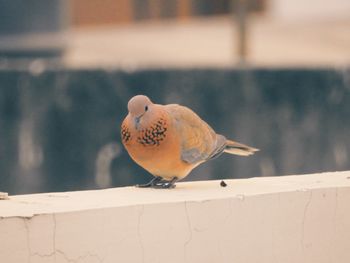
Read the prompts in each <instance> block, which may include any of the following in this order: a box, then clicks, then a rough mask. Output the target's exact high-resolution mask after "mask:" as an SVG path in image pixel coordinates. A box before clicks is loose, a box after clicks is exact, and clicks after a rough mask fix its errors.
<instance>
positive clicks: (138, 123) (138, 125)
mask: <svg viewBox="0 0 350 263" xmlns="http://www.w3.org/2000/svg"><path fill="white" fill-rule="evenodd" d="M141 117H142V115H141V116H138V117H135V118H134V124H135V128H136V130H138V129H139V127H140V120H141Z"/></svg>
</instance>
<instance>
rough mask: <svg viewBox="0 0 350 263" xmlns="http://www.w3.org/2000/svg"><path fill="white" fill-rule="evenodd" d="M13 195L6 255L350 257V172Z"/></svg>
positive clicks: (5, 214)
mask: <svg viewBox="0 0 350 263" xmlns="http://www.w3.org/2000/svg"><path fill="white" fill-rule="evenodd" d="M225 181H226V183H227V184H228V186H227V187H220V184H219V183H220V182H219V181H204V182H193V183H179V184H178V186H177V188H176V189H173V190H152V189H136V188H134V187H125V188H115V189H107V190H99V191H82V192H67V193H47V194H35V195H21V196H11V197H10V199H9V200H1V201H0V233H1V234H0V258H1V262H7V263H9V262H39V263H40V262H191V263H194V262H201V263H202V262H235V263H240V262H260V263H261V262H268V263H270V262H317V263H319V262H337V263H341V262H344V263H345V262H350V252H349V251H350V208H349V207H350V206H349V204H350V172H336V173H324V174H312V175H302V176H286V177H264V178H252V179H241V180H225Z"/></svg>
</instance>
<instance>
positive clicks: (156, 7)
mask: <svg viewBox="0 0 350 263" xmlns="http://www.w3.org/2000/svg"><path fill="white" fill-rule="evenodd" d="M234 2H235V1H231V0H216V1H212V0H178V1H174V0H118V1H115V0H100V1H99V0H73V1H72V19H73V24H74V25H76V26H85V25H101V24H125V23H132V22H136V21H143V20H157V19H169V18H171V19H179V20H183V19H188V18H190V17H193V16H195V17H197V16H212V15H225V14H229V13H230V10H231V6H232V7H233V8H234V6H235V5H234ZM236 2H237V1H236ZM266 2H267V1H266V0H250V1H249V7H248V8H249V10H250V11H252V12H257V13H262V12H264V11H265V10H266Z"/></svg>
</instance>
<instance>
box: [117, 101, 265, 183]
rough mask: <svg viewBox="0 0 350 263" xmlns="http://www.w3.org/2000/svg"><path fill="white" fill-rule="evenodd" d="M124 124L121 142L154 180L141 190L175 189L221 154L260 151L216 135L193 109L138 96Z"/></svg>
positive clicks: (130, 102)
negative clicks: (201, 166)
mask: <svg viewBox="0 0 350 263" xmlns="http://www.w3.org/2000/svg"><path fill="white" fill-rule="evenodd" d="M128 111H129V113H128V114H127V116H126V117H125V119H124V120H123V122H122V125H121V139H122V143H123V145H124V147H125V149H126V151H127V152H128V153H129V155H130V157H131V158H132V159H133V160H134V161H135V162H136V163H137V164H138V165H140V166H141V167H143V168H144V169H145V170H147V171H148V172H149V173H151V174H152V175H153V176H154V178H153V179H152V180H151V181H150V182H148V183H146V184H141V185H136V186H138V187H152V188H158V189H159V188H161V189H163V188H174V187H175V183H176V182H177V181H179V180H181V179H183V178H185V177H186V176H187V175H188V174H189V173H190V172H191V171H192V170H193V169H194V168H195V167H197V166H198V165H200V164H202V163H204V162H206V161H209V160H212V159H214V158H216V157H218V156H219V155H221V154H222V153H229V154H235V155H241V156H249V155H252V154H254V153H255V152H256V151H258V149H256V148H253V147H250V146H247V145H244V144H242V143H238V142H235V141H232V140H229V139H226V137H225V136H223V135H220V134H217V133H216V132H215V131H214V130H213V129H212V128H211V127H210V126H209V125H208V124H207V123H206V122H205V121H204V120H202V119H201V118H200V117H199V116H198V115H197V114H196V113H195V112H193V111H192V110H191V109H189V108H187V107H185V106H181V105H178V104H168V105H161V104H154V103H153V102H152V101H151V100H150V99H149V98H148V97H147V96H145V95H137V96H134V97H132V98H131V99H130V100H129V102H128Z"/></svg>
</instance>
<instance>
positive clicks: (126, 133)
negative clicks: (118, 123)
mask: <svg viewBox="0 0 350 263" xmlns="http://www.w3.org/2000/svg"><path fill="white" fill-rule="evenodd" d="M121 135H122V140H123V142H124V143H127V142H128V141H130V140H131V133H130V131H129V129H128V127H126V126H125V125H123V126H122V129H121Z"/></svg>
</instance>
